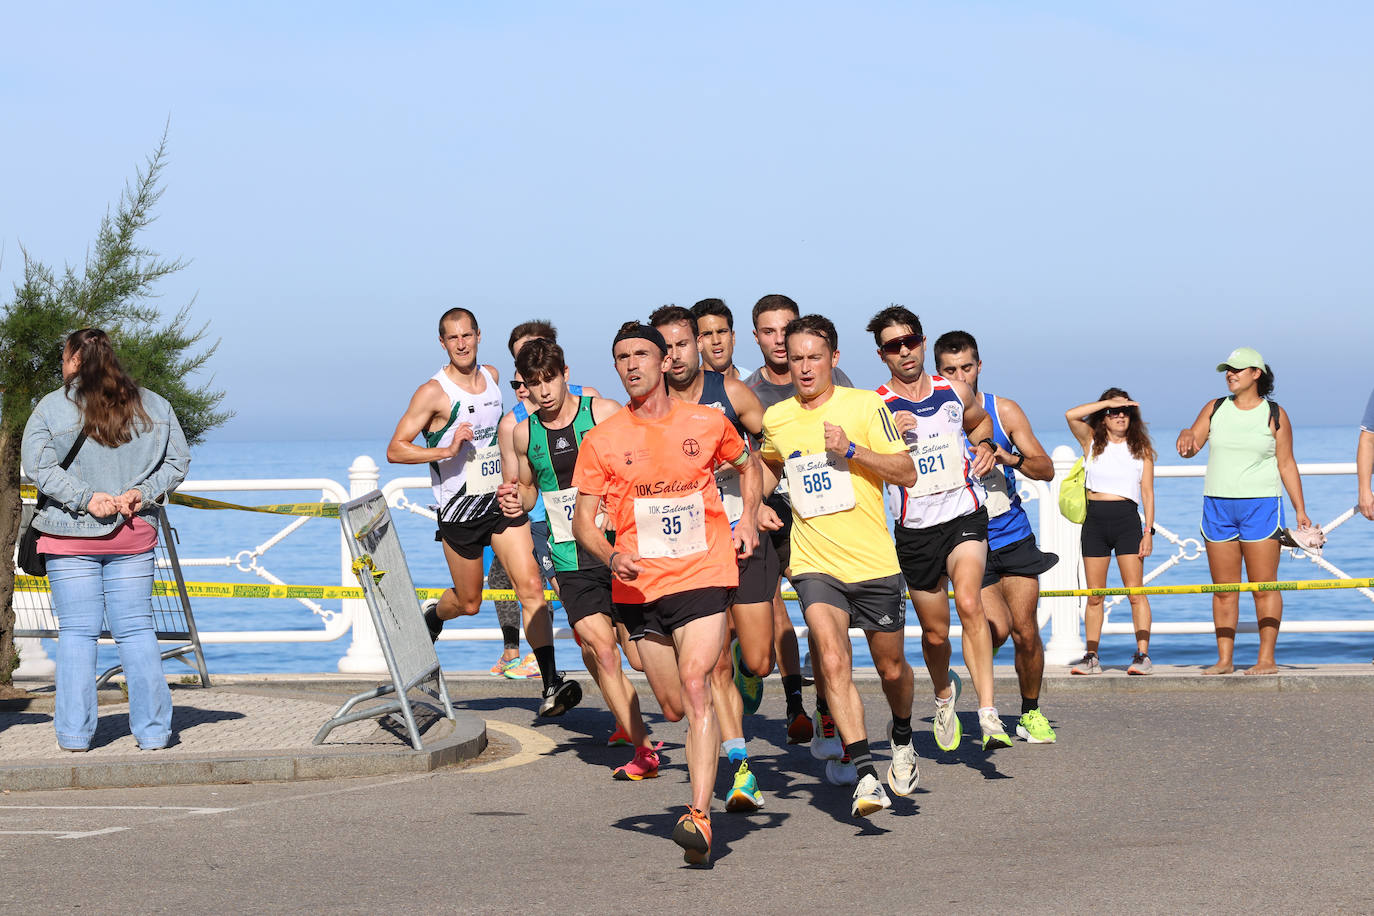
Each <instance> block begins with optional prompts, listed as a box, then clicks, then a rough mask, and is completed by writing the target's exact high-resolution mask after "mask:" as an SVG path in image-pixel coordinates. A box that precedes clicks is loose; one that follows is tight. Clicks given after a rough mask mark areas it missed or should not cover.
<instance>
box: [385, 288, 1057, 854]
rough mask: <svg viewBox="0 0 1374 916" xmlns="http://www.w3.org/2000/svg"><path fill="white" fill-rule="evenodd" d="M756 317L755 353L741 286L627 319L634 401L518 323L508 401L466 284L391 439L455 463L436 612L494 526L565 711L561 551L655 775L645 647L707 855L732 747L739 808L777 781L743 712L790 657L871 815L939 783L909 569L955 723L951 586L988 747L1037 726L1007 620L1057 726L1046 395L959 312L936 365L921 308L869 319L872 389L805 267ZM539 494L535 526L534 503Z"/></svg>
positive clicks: (937, 716)
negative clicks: (863, 689)
mask: <svg viewBox="0 0 1374 916" xmlns="http://www.w3.org/2000/svg"><path fill="white" fill-rule="evenodd" d="M752 319H753V331H754V337H755V340H756V341H757V342H758V345H759V349H760V353H761V355H762V358H763V365H762V366H761V367H760V368H759V369H758V370H757V371H755V372H753V373H752V374H746V373H742V372H741V371H740V370H739V369H738V368H737V367H736V366H735V364H734V345H735V332H734V320H733V316H732V314H731V312H730V310H729V309H728V308H727V307H726V305H725V303H723V302H722V301H720V300H719V299H706V300H702V301H701V302H699V303H697V304H696V305H695V306H694V307H693V308H691V309H686V308H681V307H677V306H664V307H662V308H660V309H658V310H656V311H655V312H653V313H652V314H651V315H649V316H648V317H647V319H646V320H645V321H642V322H641V321H630V322H626V323H625V324H624V325H623V326H622V327H621V328H620V330H619V331H618V332H617V334H616V335H615V338H614V340H613V341H612V343H611V356H612V360H613V363H614V366H615V370H616V373H617V375H618V376H619V378H620V382H621V385H622V386H623V389H624V391H625V398H626V403H625V404H624V406H621V404H619V403H618V402H617V401H615V400H612V399H609V398H605V397H601V396H600V395H599V394H598V393H597V392H596V391H594V390H593V389H590V388H585V387H584V388H578V387H577V386H574V385H573V384H571V382H570V377H571V373H570V370H569V368H568V366H567V363H566V360H565V355H564V352H563V350H562V348H561V347H560V346H559V345H558V343H557V332H556V330H555V329H554V328H553V326H552V325H551V324H549V323H548V322H544V321H533V322H527V323H526V324H523V325H520V326H518V327H517V328H516V329H515V330H514V331H512V333H511V337H510V349H511V352H512V354H513V356H514V358H515V368H516V374H517V381H516V382H513V384H512V387H513V388H514V389H515V390H516V392H517V395H519V396H520V397H519V401H518V403H517V406H516V408H515V410H513V411H511V412H509V413H505V414H503V404H502V397H501V389H500V388H499V383H498V374H497V371H496V369H495V368H494V367H492V366H489V365H483V364H481V363H480V361H479V360H478V344H479V342H480V339H481V331H480V328H479V326H478V323H477V319H476V317H475V316H474V315H473V314H472V313H471V312H470V311H468V310H466V309H461V308H455V309H450V310H449V311H448V312H446V313H444V315H443V316H442V318H441V319H440V323H439V338H440V341H441V343H442V344H443V346H444V349H445V351H446V353H447V354H448V362H447V364H446V365H445V366H444V367H443V368H442V369H440V371H439V372H437V373H435V375H434V377H433V378H431V379H430V380H429V381H427V382H425V384H424V385H422V386H421V387H420V388H419V389H418V390H417V391H416V392H415V394H414V396H413V397H412V398H411V401H410V404H409V406H408V407H407V409H406V412H405V414H404V415H403V417H402V418H401V421H400V422H399V423H398V425H397V427H396V431H395V434H394V435H393V437H392V440H391V443H390V444H389V446H388V449H387V457H388V459H389V460H391V461H393V462H397V463H409V464H420V463H426V464H428V465H429V466H430V472H431V478H432V482H433V485H434V493H435V501H436V511H437V513H438V532H437V533H436V540H439V541H441V542H442V544H443V550H444V555H445V558H446V560H447V562H448V566H449V569H450V571H451V573H452V577H453V588H452V589H449V590H447V591H445V592H444V594H443V596H442V597H441V598H440V599H438V600H437V601H433V602H428V603H427V604H426V605H425V606H424V608H423V613H424V615H425V620H426V623H427V624H428V625H429V629H430V633H431V635H432V636H433V637H435V638H436V639H437V638H438V636H439V634H440V632H441V630H442V627H443V623H444V621H445V620H449V619H453V618H454V617H458V616H462V615H471V614H475V613H477V611H478V609H479V607H480V604H481V598H482V550H483V548H484V547H487V546H490V547H491V548H492V551H493V553H494V554H495V556H496V558H497V559H498V560H499V561H500V563H501V564H502V566H503V567H504V569H505V571H506V572H507V574H508V575H509V579H510V583H511V587H512V588H513V589H514V590H515V592H516V596H517V598H518V599H519V604H520V607H521V610H522V614H523V623H524V630H525V638H526V640H527V642H528V643H529V645H530V648H531V650H532V654H533V656H534V662H535V665H536V666H537V669H538V673H539V676H540V677H541V678H542V681H543V698H542V702H541V705H540V708H539V714H540V715H541V716H557V715H561V714H562V713H564V712H565V711H566V710H568V709H570V708H572V707H573V706H575V705H576V704H577V703H578V702H579V701H580V699H581V687H580V685H579V684H578V683H577V682H576V681H574V680H571V679H569V678H567V677H566V676H565V675H564V674H563V673H562V672H560V671H559V670H558V668H557V665H556V657H555V652H554V648H553V641H552V622H551V615H550V609H549V605H548V603H547V601H546V600H545V597H544V590H543V581H542V580H541V565H543V566H544V567H545V570H546V571H547V572H548V574H549V575H548V578H549V580H550V584H551V586H552V587H553V588H554V589H555V590H556V591H557V593H558V595H559V599H560V601H561V603H562V604H563V607H564V609H565V611H566V613H567V616H568V620H569V622H570V624H571V625H572V627H573V630H574V632H575V634H576V635H577V638H578V642H579V644H580V645H581V647H582V652H583V657H584V660H585V661H586V664H587V670H588V673H589V674H590V676H591V677H592V678H593V680H594V681H595V682H596V684H597V686H598V688H599V689H600V690H601V693H602V695H603V697H604V698H605V701H606V705H607V707H608V708H609V709H610V711H611V713H612V714H613V715H614V717H615V722H616V728H615V731H614V733H613V735H612V739H611V740H612V742H613V743H620V742H623V743H626V744H629V745H631V746H632V747H633V757H632V758H631V760H630V761H629V762H628V763H626V764H624V765H623V766H620V767H617V768H616V769H615V770H614V771H613V774H612V775H613V776H614V777H615V778H616V779H623V780H630V781H637V780H642V779H646V778H651V777H654V776H657V775H658V767H659V758H658V753H657V749H656V747H655V745H654V744H653V743H652V741H651V739H650V737H649V734H648V730H647V728H646V727H645V724H644V721H643V717H642V715H641V711H640V706H639V700H638V695H637V693H636V691H635V689H634V687H633V685H632V684H631V682H630V681H629V679H628V677H627V676H626V674H625V669H624V665H623V663H622V660H621V653H622V652H623V653H624V655H625V657H626V659H627V660H628V661H629V663H630V666H631V667H633V668H635V669H636V670H640V671H643V673H644V674H645V676H646V679H647V681H648V683H649V686H650V687H651V689H652V691H653V694H654V697H655V699H656V700H657V702H658V705H659V707H660V709H661V710H662V713H663V715H664V717H665V718H666V719H668V720H669V721H679V720H681V719H684V718H685V719H686V720H687V741H686V753H687V769H688V776H689V781H690V784H691V801H690V804H689V806H688V810H687V812H686V813H685V814H683V815H682V817H681V818H680V819H679V820H678V822H677V824H676V826H675V827H674V830H673V839H674V841H675V842H676V843H677V844H678V845H679V846H681V847H682V849H683V851H684V857H685V859H686V861H687V862H688V863H691V864H706V863H709V861H710V853H711V820H710V811H711V801H712V795H713V792H714V785H715V779H716V772H717V766H718V761H719V758H720V756H721V754H724V755H725V756H726V757H727V759H728V760H729V766H730V767H732V768H733V769H734V778H733V784H732V788H731V791H730V793H729V795H728V796H727V799H726V802H725V809H726V810H727V811H732V812H749V811H755V810H757V809H759V808H760V807H762V806H763V805H764V801H765V800H764V795H763V792H762V791H761V790H760V787H759V779H758V775H757V774H756V773H755V772H754V769H753V767H752V765H751V762H750V759H749V753H748V744H747V740H746V736H745V717H746V715H747V714H751V713H753V712H755V711H756V710H757V709H758V706H759V702H760V698H761V695H762V689H763V681H762V679H763V678H764V677H766V676H767V675H769V674H771V673H772V671H773V670H774V669H775V668H777V669H778V670H779V673H780V675H781V681H782V686H783V691H784V694H785V696H786V714H785V715H786V732H787V740H788V742H789V743H793V744H809V745H810V748H811V752H812V754H813V756H815V757H816V758H818V759H821V760H824V761H825V764H826V765H825V774H826V778H827V780H828V781H829V782H831V783H833V784H835V785H845V786H848V785H853V786H854V789H853V800H852V806H851V811H852V813H853V814H854V815H855V816H856V817H868V816H870V815H872V814H874V813H876V812H877V811H880V810H882V809H885V808H888V807H890V806H891V804H892V801H891V799H890V797H889V795H888V791H887V790H888V789H890V790H891V791H892V793H894V794H896V795H898V796H905V795H908V794H910V793H911V792H912V791H913V790H914V789H915V788H916V785H917V782H918V779H919V771H918V765H917V754H916V751H915V748H914V746H913V744H912V726H911V721H912V714H913V705H914V694H915V684H914V672H913V670H912V668H911V666H910V665H909V664H908V662H907V661H906V652H905V646H904V629H905V626H906V607H907V598H908V596H909V597H910V599H911V601H912V604H913V606H914V607H915V609H916V615H917V618H918V619H919V622H920V625H921V632H922V636H921V650H922V654H923V656H924V659H925V663H926V669H927V671H928V672H929V676H930V681H931V690H932V694H933V731H934V737H935V743H936V745H937V747H938V748H940V749H941V750H942V751H946V752H948V751H953V750H955V749H956V748H958V747H959V745H960V743H961V741H962V737H963V735H962V725H961V722H960V720H959V717H958V715H957V714H956V711H955V704H956V702H957V700H958V698H959V696H960V692H961V683H960V679H959V677H958V676H957V675H956V674H955V673H954V671H953V669H952V667H951V664H950V661H951V646H950V642H949V635H950V612H949V601H948V598H947V589H949V588H951V587H952V590H953V593H954V606H955V610H956V612H957V614H958V616H959V622H960V624H961V626H962V628H963V629H962V647H963V654H964V660H965V663H966V665H967V667H968V671H969V673H970V676H971V679H972V686H973V690H974V693H975V694H976V696H977V701H978V723H979V728H980V730H981V744H982V747H983V749H984V750H985V751H991V750H993V749H996V748H1003V747H1009V746H1010V745H1011V744H1012V738H1011V737H1010V736H1009V735H1008V733H1007V729H1006V727H1005V724H1004V722H1003V719H1002V717H1001V715H1000V714H999V712H998V710H997V707H996V705H995V703H994V698H993V675H992V660H993V655H994V653H995V652H996V651H997V648H998V647H999V646H1001V645H1002V644H1003V643H1004V642H1005V641H1006V640H1007V639H1008V638H1010V639H1011V640H1012V641H1013V643H1014V647H1015V665H1016V672H1017V676H1018V680H1019V684H1020V692H1021V713H1020V716H1019V718H1018V719H1017V720H1016V726H1015V732H1016V734H1017V735H1018V736H1019V737H1021V738H1022V739H1024V740H1025V741H1028V742H1032V743H1042V744H1044V743H1052V742H1054V740H1055V733H1054V730H1053V729H1052V728H1051V726H1050V724H1049V722H1048V721H1047V719H1046V718H1045V716H1044V714H1043V712H1042V711H1041V710H1040V704H1039V692H1040V682H1041V677H1042V673H1043V669H1044V650H1043V646H1042V645H1041V642H1040V636H1039V628H1038V627H1037V625H1036V602H1037V598H1038V592H1039V583H1038V577H1039V575H1041V574H1042V573H1043V572H1045V571H1046V570H1047V569H1048V568H1049V567H1050V566H1052V565H1053V564H1054V562H1055V560H1056V558H1055V557H1054V556H1053V555H1052V554H1046V553H1043V552H1041V551H1040V550H1039V549H1038V547H1037V545H1036V543H1035V538H1034V535H1033V533H1032V531H1031V527H1030V524H1029V521H1028V519H1027V518H1026V514H1025V512H1024V510H1023V509H1022V507H1021V501H1020V497H1019V496H1018V495H1017V483H1016V476H1015V475H1016V474H1018V473H1019V474H1023V475H1025V476H1027V477H1029V478H1032V479H1039V480H1048V479H1050V477H1051V476H1052V475H1053V467H1052V465H1051V462H1050V459H1049V457H1048V456H1047V455H1046V454H1045V450H1044V449H1043V447H1041V445H1040V443H1039V442H1038V441H1037V440H1036V438H1035V435H1034V433H1033V431H1032V430H1031V428H1030V424H1029V423H1028V422H1027V420H1026V416H1025V414H1024V413H1023V412H1022V411H1021V409H1020V407H1019V406H1017V404H1016V403H1015V402H1014V401H1012V400H1009V399H1007V398H1002V397H996V396H994V395H992V394H989V393H986V392H982V393H980V392H979V388H978V378H979V373H980V372H981V370H982V363H981V361H980V359H979V355H978V346H977V342H976V341H975V340H974V338H973V337H972V336H970V335H969V334H967V333H965V332H962V331H953V332H950V333H947V334H944V335H943V336H941V337H940V338H939V339H937V340H936V341H935V342H934V344H933V345H932V346H931V349H932V350H933V365H932V368H933V369H934V370H935V371H933V372H932V371H930V370H929V369H927V366H926V355H927V354H926V350H927V339H926V336H925V333H924V331H923V329H922V326H921V322H920V319H919V318H918V317H917V316H916V315H915V314H913V313H912V312H911V311H910V310H908V309H906V308H903V307H901V306H892V307H890V308H887V309H884V310H882V311H880V312H879V313H878V314H877V315H875V316H874V317H873V319H872V321H871V322H870V323H869V325H868V331H869V332H870V333H871V334H872V335H873V338H874V342H875V344H876V354H877V357H878V358H879V359H880V360H881V361H882V362H883V363H884V364H885V366H886V368H887V369H888V371H889V373H890V378H889V379H888V381H887V382H886V383H885V384H883V385H881V386H879V388H878V389H877V390H876V391H868V390H860V389H856V388H854V387H852V386H851V384H850V382H849V379H848V378H847V377H846V376H845V375H844V374H843V372H841V371H840V369H839V359H840V350H839V345H838V338H837V335H836V332H835V327H834V325H833V323H832V322H831V321H830V320H829V319H827V318H825V317H823V316H821V315H805V316H803V315H802V314H801V313H800V310H799V309H798V307H797V305H796V303H795V302H793V301H792V300H791V299H789V298H788V297H786V296H782V295H769V296H764V297H763V298H762V299H760V300H759V301H758V303H757V304H756V305H755V306H754V308H753V311H752ZM703 361H704V363H705V366H703V365H702V364H703ZM742 376H743V377H742ZM417 440H418V441H417ZM419 442H423V445H422V444H419ZM885 503H886V504H885ZM540 507H542V509H543V510H544V516H545V519H546V521H545V522H544V524H543V526H542V530H537V529H534V528H533V526H532V524H531V523H530V513H531V512H533V511H535V510H536V508H540ZM889 516H890V517H891V518H892V519H894V520H895V521H894V524H893V526H892V528H891V529H889V527H888V519H889ZM532 531H533V533H532ZM536 541H542V542H543V543H542V544H536ZM537 550H538V551H539V552H541V553H542V555H543V556H545V557H547V559H545V560H542V561H541V560H540V559H537V558H536V552H537ZM783 578H786V579H788V580H789V581H790V582H791V584H792V586H793V587H794V588H795V590H796V592H797V595H798V597H799V599H800V603H801V607H802V610H803V614H804V616H805V619H806V624H807V628H808V637H807V638H808V642H809V651H810V654H811V658H812V660H813V669H814V670H813V677H814V681H815V688H816V706H815V714H814V716H809V715H808V714H807V713H806V710H805V709H804V707H803V701H802V685H803V683H804V681H803V676H802V667H801V660H800V647H799V646H798V642H797V637H796V633H795V631H794V630H793V628H792V625H791V622H790V620H789V618H788V616H787V612H786V607H785V605H784V604H783V600H782V588H781V584H782V579H783ZM851 628H857V629H859V630H861V631H862V632H863V633H864V635H865V637H866V639H867V642H868V646H869V650H870V652H871V655H872V658H873V662H874V665H875V667H876V669H877V671H878V673H879V676H880V678H881V682H882V690H883V695H884V697H885V699H886V701H887V704H888V707H889V710H890V712H891V725H890V727H889V730H888V739H889V754H890V761H889V763H888V766H887V771H886V779H885V782H886V788H885V787H884V780H881V779H880V778H879V776H878V770H877V764H876V763H875V760H874V757H873V752H872V749H871V748H870V743H869V738H868V734H867V731H866V728H865V724H864V722H865V719H864V710H863V703H862V700H861V698H860V695H859V692H858V690H857V689H856V688H855V685H854V682H853V678H852V645H851V642H850V638H849V631H850V629H851ZM515 657H516V658H518V650H517V651H516V652H515Z"/></svg>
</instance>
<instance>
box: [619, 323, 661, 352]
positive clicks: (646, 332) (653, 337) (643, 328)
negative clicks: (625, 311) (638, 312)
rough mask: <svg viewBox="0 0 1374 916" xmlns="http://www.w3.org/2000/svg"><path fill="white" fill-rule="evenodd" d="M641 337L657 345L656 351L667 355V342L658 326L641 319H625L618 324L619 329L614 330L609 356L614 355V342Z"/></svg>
mask: <svg viewBox="0 0 1374 916" xmlns="http://www.w3.org/2000/svg"><path fill="white" fill-rule="evenodd" d="M636 337H637V338H641V339H643V340H647V341H649V343H651V344H653V345H654V346H656V347H658V352H659V353H661V354H663V355H664V356H667V355H668V344H667V342H666V341H665V340H664V339H663V335H662V334H660V333H659V330H658V328H656V327H654V326H653V325H648V324H645V323H644V322H642V321H627V322H625V323H624V324H622V325H621V326H620V330H619V331H616V332H615V339H614V340H612V341H611V356H612V357H614V356H615V347H616V344H618V343H620V342H621V341H622V340H631V339H633V338H636Z"/></svg>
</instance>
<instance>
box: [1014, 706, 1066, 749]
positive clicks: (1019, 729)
mask: <svg viewBox="0 0 1374 916" xmlns="http://www.w3.org/2000/svg"><path fill="white" fill-rule="evenodd" d="M1016 737H1018V738H1020V739H1021V740H1023V741H1028V742H1030V743H1031V744H1053V743H1054V739H1055V738H1056V737H1058V736H1057V735H1055V733H1054V729H1052V728H1050V721H1049V720H1048V719H1046V718H1045V714H1044V713H1042V712H1041V711H1040V710H1039V709H1032V710H1031V711H1030V712H1024V713H1022V714H1021V718H1019V719H1017V720H1016Z"/></svg>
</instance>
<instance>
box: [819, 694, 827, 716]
mask: <svg viewBox="0 0 1374 916" xmlns="http://www.w3.org/2000/svg"><path fill="white" fill-rule="evenodd" d="M816 712H817V714H819V715H822V716H828V715H830V704H828V703H826V702H825V697H823V696H821V695H820V694H819V693H818V694H816Z"/></svg>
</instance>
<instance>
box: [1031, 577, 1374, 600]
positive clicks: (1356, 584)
mask: <svg viewBox="0 0 1374 916" xmlns="http://www.w3.org/2000/svg"><path fill="white" fill-rule="evenodd" d="M1333 588H1374V579H1303V580H1299V581H1294V582H1226V583H1217V584H1213V583H1208V584H1206V585H1143V586H1137V587H1136V588H1066V589H1057V590H1052V591H1043V592H1041V593H1040V597H1041V598H1095V597H1099V596H1100V597H1104V598H1105V597H1108V596H1111V595H1211V594H1217V593H1225V592H1303V591H1319V590H1323V589H1333Z"/></svg>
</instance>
